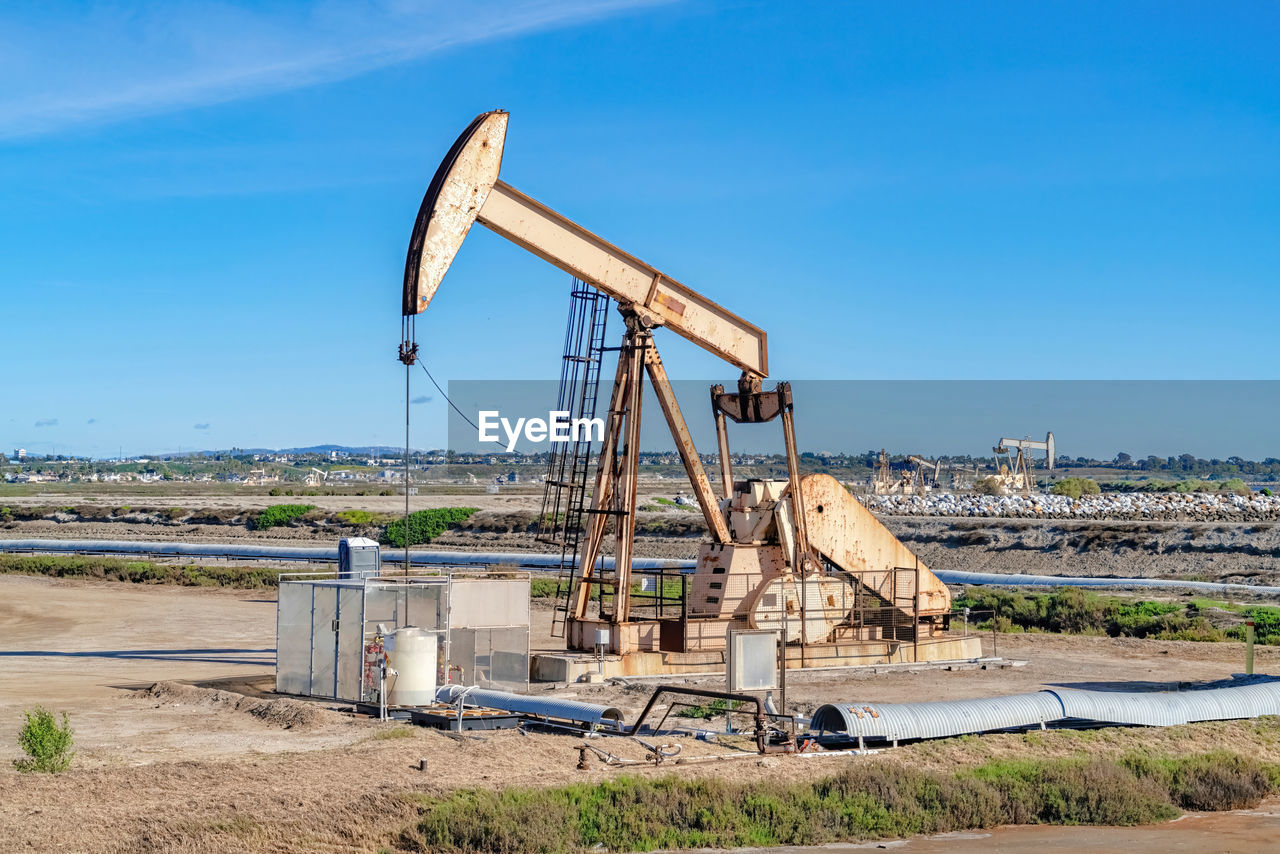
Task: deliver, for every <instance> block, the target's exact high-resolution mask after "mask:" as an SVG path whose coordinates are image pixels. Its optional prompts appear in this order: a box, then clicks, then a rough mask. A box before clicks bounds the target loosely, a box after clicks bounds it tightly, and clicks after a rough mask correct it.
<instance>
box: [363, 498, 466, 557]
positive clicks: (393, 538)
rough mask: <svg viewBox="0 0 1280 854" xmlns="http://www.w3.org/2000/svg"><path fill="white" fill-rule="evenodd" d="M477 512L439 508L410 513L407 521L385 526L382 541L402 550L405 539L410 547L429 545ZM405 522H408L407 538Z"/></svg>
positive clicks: (398, 520)
mask: <svg viewBox="0 0 1280 854" xmlns="http://www.w3.org/2000/svg"><path fill="white" fill-rule="evenodd" d="M477 512H479V511H478V508H476V507H440V508H437V509H435V510H419V511H418V512H417V513H410V514H409V518H408V519H407V520H405V519H397V520H395V521H394V522H392V523H391V524H389V525H387V529H386V531H384V532H383V534H382V541H383V542H384V543H387V544H388V545H392V546H396V547H397V548H404V546H405V545H406V539H407V544H408V545H411V546H416V545H418V544H419V543H429V542H431V541H432V540H434V539H435V538H436V537H438V536H440V535H441V534H443V533H444V532H445V531H447V530H448V529H449V528H452V527H454V526H455V525H460V524H462V523H463V522H465V521H467V520H468V519H470V518H471V516H472V514H474V513H477ZM406 521H407V522H408V527H407V531H408V536H407V538H406V534H405V531H406V526H405V522H406Z"/></svg>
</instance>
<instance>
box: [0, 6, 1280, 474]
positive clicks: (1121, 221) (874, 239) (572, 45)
mask: <svg viewBox="0 0 1280 854" xmlns="http://www.w3.org/2000/svg"><path fill="white" fill-rule="evenodd" d="M477 8H479V9H480V10H481V11H476V10H477ZM1277 43H1280V7H1277V6H1276V5H1275V4H1272V3H1238V4H1229V5H1226V6H1221V7H1218V8H1212V7H1211V6H1210V5H1208V4H1191V3H1186V4H1179V3H1150V4H1142V3H1128V4H1106V3H1063V4H1027V3H1007V4H1004V3H987V4H981V5H979V4H953V3H894V4H887V3H831V4H819V3H795V4H783V3H751V2H709V0H688V1H687V2H628V0H614V2H588V1H587V0H574V2H556V0H547V2H520V3H511V2H505V3H504V2H495V3H490V4H484V5H483V6H479V4H458V3H424V4H416V3H410V2H400V0H392V2H385V3H366V4H361V3H323V4H317V5H290V4H272V5H270V6H264V7H261V8H260V7H258V6H255V5H252V4H237V3H220V4H216V5H215V4H207V3H198V2H195V3H179V4H171V3H157V4H121V3H113V4H98V3H81V4H73V3H67V4H40V3H17V4H7V5H6V6H5V7H4V8H3V9H0V80H3V81H4V82H5V85H4V86H0V295H2V296H3V306H4V330H5V331H4V334H3V335H2V336H0V447H3V448H6V449H7V448H9V447H17V446H22V447H25V448H27V449H29V450H33V451H36V452H47V451H51V450H53V449H54V448H55V446H56V448H57V450H58V451H60V452H64V453H65V452H68V451H72V452H76V453H82V454H93V455H95V456H107V455H114V454H115V453H116V452H117V450H118V449H121V448H123V450H124V452H125V453H126V454H127V453H132V452H142V451H147V452H159V451H173V450H178V449H179V448H193V447H194V448H211V447H229V446H232V445H238V446H241V447H245V446H268V447H280V446H290V445H306V444H312V443H319V442H339V443H347V444H368V443H386V444H396V443H398V442H401V441H402V440H403V382H404V377H403V368H402V367H401V366H400V365H399V363H398V362H396V361H395V355H394V354H395V348H396V344H397V340H398V327H399V316H398V306H399V287H400V278H401V273H402V268H403V263H404V252H405V246H406V243H407V240H408V237H409V231H410V228H411V226H412V223H413V217H414V214H415V213H416V211H417V206H418V204H419V202H420V200H421V196H422V193H423V191H424V190H425V188H426V184H427V182H428V180H429V178H430V176H431V174H432V172H433V171H434V169H435V167H436V165H437V163H438V162H439V160H440V158H441V157H442V155H443V154H444V152H445V150H446V149H447V147H448V145H449V144H450V143H451V142H452V140H453V139H454V137H455V136H456V135H457V134H458V132H459V131H460V130H461V129H462V128H463V127H464V126H465V125H466V123H467V122H468V121H469V120H470V119H471V118H472V117H473V116H474V115H475V114H477V113H479V112H481V111H483V110H487V109H493V108H503V109H508V110H510V111H511V116H512V118H511V125H510V131H509V134H508V141H507V149H506V157H505V160H504V165H503V177H504V178H505V179H506V180H507V181H508V182H509V183H511V184H513V185H514V186H516V187H518V188H519V189H521V190H524V191H525V192H527V193H530V194H531V195H533V196H534V197H536V198H538V199H540V200H541V201H543V202H546V203H547V204H549V205H551V206H552V207H555V208H556V209H558V210H560V211H561V212H563V213H565V214H566V215H568V216H570V217H573V218H574V219H577V220H578V221H580V222H582V223H583V224H584V225H586V226H587V227H589V228H591V229H592V230H594V231H596V232H597V233H600V234H601V235H603V236H604V237H606V238H608V239H610V240H612V241H613V242H615V243H617V244H619V245H621V246H622V247H624V248H626V249H627V250H629V251H631V252H632V253H633V254H636V255H638V256H640V257H642V258H644V259H645V260H646V261H649V262H650V263H653V264H655V265H656V266H658V267H660V268H662V269H664V270H665V271H667V272H669V273H670V274H671V275H673V276H676V277H678V278H679V279H681V280H682V281H683V282H685V283H687V284H689V285H690V286H692V287H695V288H697V289H699V290H701V291H703V292H704V293H706V294H708V295H709V296H711V297H712V298H713V299H716V300H717V301H719V302H721V303H723V304H724V305H726V306H728V307H729V308H731V309H733V310H734V311H736V312H737V313H739V314H741V315H743V316H744V317H746V318H747V319H749V320H752V321H754V322H755V323H757V324H758V325H761V326H763V327H765V328H766V329H767V331H768V332H769V343H770V350H771V352H770V364H771V368H772V371H773V374H774V376H776V377H779V378H792V379H796V380H802V379H1038V378H1056V379H1113V378H1151V379H1269V378H1276V376H1277V370H1276V365H1277V360H1276V356H1275V333H1274V324H1275V318H1276V317H1277V315H1278V314H1280V289H1278V288H1277V287H1276V286H1277V284H1278V282H1277V279H1278V276H1277V271H1278V270H1280V241H1278V240H1277V239H1276V236H1277V225H1278V224H1280V61H1278V60H1277V56H1278V55H1280V54H1277V52H1276V50H1275V45H1276V44H1277ZM567 284H568V283H567V281H566V277H565V276H564V274H562V273H560V272H559V271H557V270H555V269H554V268H552V267H550V266H548V265H547V264H545V263H543V262H541V261H539V260H537V259H535V258H533V257H532V256H528V255H526V254H524V253H523V252H521V251H520V250H518V249H516V248H514V247H512V246H510V245H507V244H504V243H503V242H502V241H501V240H500V239H499V238H497V237H495V236H493V235H491V234H488V233H484V232H482V230H479V229H477V231H476V232H474V233H473V234H472V236H471V237H470V238H469V239H468V241H467V244H466V245H465V246H464V247H463V250H462V252H461V253H460V255H459V257H458V260H457V261H456V262H455V264H454V267H453V269H452V270H451V271H450V273H449V276H448V277H447V278H446V280H445V282H444V285H443V286H442V288H441V290H440V293H439V294H438V296H437V298H436V300H435V301H434V302H433V304H432V306H431V307H430V309H429V310H428V311H427V313H426V314H424V315H423V316H422V317H421V318H420V319H419V324H418V330H419V338H420V340H421V342H422V350H423V353H424V356H425V359H426V361H427V364H428V365H429V366H430V367H431V369H432V372H433V373H434V374H435V375H436V377H437V378H438V379H440V380H441V381H442V382H444V381H448V380H460V379H547V378H551V377H554V376H556V375H557V373H558V370H557V365H556V361H557V359H558V356H559V350H560V346H561V341H562V337H563V322H564V315H565V310H566V307H565V306H566V304H565V297H564V295H565V292H566V289H567ZM661 344H662V346H663V348H664V356H665V360H666V362H667V365H668V368H669V370H670V371H671V372H672V374H673V376H676V377H678V378H688V379H699V378H703V377H708V378H722V379H723V380H724V381H728V382H731V381H732V380H733V379H734V374H733V372H732V371H731V370H730V369H728V368H727V366H722V365H719V364H718V363H717V362H716V360H715V359H714V358H712V357H710V356H707V355H705V354H702V353H700V352H699V351H698V350H697V349H696V348H695V347H693V346H692V345H690V344H688V343H687V342H684V341H683V340H681V339H678V338H676V337H675V336H671V335H666V336H662V339H661ZM906 394H908V393H904V401H903V405H904V406H908V405H916V404H915V403H913V402H912V401H910V400H909V399H907V398H906ZM414 395H415V396H430V397H431V398H432V400H430V401H429V402H425V403H421V404H417V405H415V407H414V413H415V415H414V423H415V428H414V444H415V446H423V447H430V446H433V445H439V444H443V442H444V437H445V432H446V418H445V410H444V406H443V401H441V400H440V399H439V395H438V394H436V393H435V391H434V389H430V388H429V386H428V385H427V384H426V382H425V381H424V378H423V377H422V376H421V374H420V373H417V374H415V376H414ZM698 405H701V401H700V400H699V401H693V402H691V403H688V404H686V406H698ZM1005 412H1007V413H1008V415H1009V416H1010V418H1009V419H1007V420H1004V421H1002V422H1001V423H1009V421H1010V420H1012V417H1013V416H1014V415H1016V407H1007V408H1006V409H1005V410H1002V411H1001V412H1000V414H999V417H1001V418H1004V415H1005ZM798 417H799V419H800V427H799V430H800V433H801V443H802V444H804V437H803V416H802V415H801V416H798ZM1011 429H1012V428H1011ZM1043 429H1044V428H1043V427H1041V426H1039V425H1038V424H1037V425H1028V426H1027V427H1026V428H1025V429H1023V430H1022V432H1026V433H1038V432H1043ZM1064 438H1065V437H1061V436H1060V437H1059V441H1060V442H1063V441H1064ZM1209 438H1212V437H1209ZM1192 440H1194V441H1192ZM872 444H874V445H877V446H878V445H880V444H885V445H889V446H892V445H893V444H894V443H893V442H892V441H891V438H886V439H885V440H884V441H880V442H873V443H872ZM1211 444H1213V442H1210V441H1208V439H1207V438H1206V437H1205V436H1204V435H1197V436H1190V437H1189V440H1188V446H1191V445H1195V446H1197V447H1205V446H1207V445H1211ZM1222 444H1223V447H1222V448H1221V449H1220V450H1218V451H1215V450H1213V449H1212V448H1211V449H1210V450H1208V451H1207V453H1215V452H1216V453H1221V454H1222V455H1226V454H1230V453H1234V451H1233V450H1232V449H1231V447H1230V445H1231V441H1230V437H1229V436H1228V437H1226V438H1224V439H1222ZM986 445H989V440H988V438H987V437H985V436H983V437H975V441H974V446H975V447H974V452H975V453H979V452H982V450H983V449H984V447H985V446H986ZM862 449H863V448H861V447H858V448H855V449H854V450H862ZM1127 450H1129V451H1130V452H1131V453H1134V454H1140V453H1146V452H1148V449H1143V448H1128V449H1127ZM1172 450H1173V449H1169V448H1165V447H1160V448H1152V449H1149V452H1151V453H1169V452H1172Z"/></svg>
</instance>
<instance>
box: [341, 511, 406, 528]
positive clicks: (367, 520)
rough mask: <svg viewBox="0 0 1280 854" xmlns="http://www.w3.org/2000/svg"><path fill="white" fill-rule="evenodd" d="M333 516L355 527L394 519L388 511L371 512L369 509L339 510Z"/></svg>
mask: <svg viewBox="0 0 1280 854" xmlns="http://www.w3.org/2000/svg"><path fill="white" fill-rule="evenodd" d="M333 516H334V518H335V519H337V520H338V521H339V522H341V523H342V524H344V525H351V526H353V527H364V526H366V525H385V524H386V523H387V522H390V521H391V520H392V517H391V516H389V515H387V514H386V513H370V512H369V511H368V510H339V511H338V512H337V513H334V514H333Z"/></svg>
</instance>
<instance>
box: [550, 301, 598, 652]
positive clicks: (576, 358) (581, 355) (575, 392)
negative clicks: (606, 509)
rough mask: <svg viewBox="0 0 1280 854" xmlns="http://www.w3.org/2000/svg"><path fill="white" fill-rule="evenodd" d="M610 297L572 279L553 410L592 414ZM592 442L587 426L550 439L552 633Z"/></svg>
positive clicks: (572, 572) (564, 612)
mask: <svg viewBox="0 0 1280 854" xmlns="http://www.w3.org/2000/svg"><path fill="white" fill-rule="evenodd" d="M609 302H610V300H609V297H608V296H607V295H606V294H603V293H601V292H600V291H598V290H596V289H595V288H592V287H590V286H588V285H585V284H583V283H582V282H581V281H579V280H578V279H574V280H573V284H572V286H571V287H570V289H569V322H568V325H567V327H566V329H565V337H564V358H563V360H562V361H561V365H560V391H559V398H558V402H557V406H556V408H557V410H559V411H562V412H568V413H569V418H570V419H571V421H572V420H576V419H587V420H589V419H593V418H595V417H596V399H597V397H598V395H599V390H600V363H601V360H602V358H603V355H604V351H605V346H604V336H605V328H606V326H607V325H608V319H609V315H608V311H609ZM591 444H592V434H591V431H590V430H583V431H580V432H579V433H578V434H577V435H576V436H573V437H572V438H571V439H570V441H568V442H560V443H556V444H554V445H553V446H552V450H551V458H550V460H549V462H548V464H547V479H546V482H545V484H544V486H543V492H542V513H541V514H540V515H539V517H538V534H537V537H536V539H537V541H538V542H541V543H547V544H548V545H552V546H558V547H559V548H560V572H559V575H558V576H557V579H556V606H555V610H554V611H553V612H552V616H551V636H552V637H564V635H565V626H566V624H567V621H568V616H569V608H570V603H571V602H572V601H573V600H572V596H573V588H574V584H575V583H576V582H577V580H578V577H579V575H580V572H579V567H578V556H579V540H580V539H581V536H582V532H583V516H584V515H585V507H586V503H587V490H588V489H589V488H590V487H589V479H590V476H591V468H592V462H593V460H594V456H593V454H592V449H591Z"/></svg>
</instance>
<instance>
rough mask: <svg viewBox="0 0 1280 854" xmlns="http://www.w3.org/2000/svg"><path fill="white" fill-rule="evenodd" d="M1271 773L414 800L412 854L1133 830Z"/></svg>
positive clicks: (619, 782)
mask: <svg viewBox="0 0 1280 854" xmlns="http://www.w3.org/2000/svg"><path fill="white" fill-rule="evenodd" d="M1273 778H1274V769H1270V768H1268V767H1267V766H1264V765H1262V764H1261V763H1259V762H1257V761H1256V760H1253V759H1250V758H1247V757H1242V756H1238V755H1235V754H1226V753H1217V754H1209V755H1204V756H1192V757H1178V758H1159V759H1153V758H1147V757H1134V758H1125V759H1121V760H1119V761H1111V760H1104V759H1097V758H1068V759H1047V760H1018V761H998V762H990V763H987V764H985V765H980V766H977V767H975V768H971V769H965V770H961V771H924V770H919V769H915V768H912V767H908V766H904V765H901V764H898V763H887V762H874V763H872V762H867V763H861V762H860V763H857V764H854V765H851V766H849V767H848V768H846V769H845V770H843V771H841V772H840V773H839V774H836V775H834V776H831V777H825V778H822V779H819V780H814V781H810V782H801V783H787V782H781V781H776V780H759V781H754V782H750V783H732V782H727V781H723V780H715V779H706V780H696V779H688V778H678V777H663V778H657V779H651V778H637V777H626V776H623V777H617V778H615V779H612V780H607V781H605V782H602V783H598V784H588V783H582V784H576V785H571V786H564V787H559V788H549V789H521V788H510V789H502V790H498V791H494V790H489V789H464V790H459V791H455V792H452V793H450V794H449V795H447V796H445V797H443V798H441V797H438V796H432V797H430V798H428V797H425V796H423V797H422V798H421V800H420V802H419V807H418V813H419V816H418V820H417V822H416V823H415V824H414V825H413V826H412V827H410V828H409V829H407V830H406V831H405V832H404V833H403V834H401V836H400V838H399V839H398V840H397V841H398V843H399V845H400V846H402V847H404V848H408V849H410V850H416V851H448V852H478V851H486V852H524V851H544V852H558V851H584V850H591V849H593V848H597V849H598V848H602V849H606V850H610V851H651V850H654V849H659V848H664V849H671V848H702V847H714V848H733V847H741V846H775V845H822V844H826V843H832V842H843V841H855V840H863V839H882V838H888V837H902V836H915V835H920V834H933V833H946V832H951V831H958V830H969V829H976V828H984V827H995V826H997V825H1002V824H1070V825H1075V824H1101V825H1135V824H1147V823H1151V822H1157V821H1167V820H1169V819H1171V818H1174V817H1175V816H1177V815H1178V812H1179V809H1180V808H1184V807H1185V808H1188V809H1209V810H1213V809H1235V808H1239V807H1241V806H1256V805H1257V804H1258V803H1259V802H1260V801H1261V800H1262V798H1263V797H1265V796H1267V795H1268V794H1270V793H1271V792H1272V791H1273V790H1274V788H1275V784H1274V783H1273V782H1272V780H1273Z"/></svg>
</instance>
